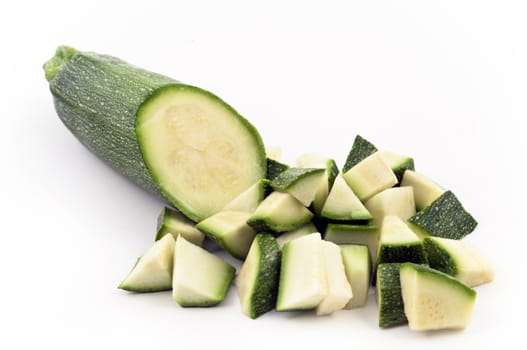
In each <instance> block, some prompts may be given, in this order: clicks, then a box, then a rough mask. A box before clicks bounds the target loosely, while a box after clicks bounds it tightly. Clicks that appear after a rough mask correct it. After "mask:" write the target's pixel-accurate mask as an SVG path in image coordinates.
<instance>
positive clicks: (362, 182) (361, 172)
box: [342, 153, 397, 202]
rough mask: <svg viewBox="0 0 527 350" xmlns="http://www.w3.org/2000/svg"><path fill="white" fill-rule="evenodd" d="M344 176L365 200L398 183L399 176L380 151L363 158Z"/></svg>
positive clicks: (354, 190) (358, 195)
mask: <svg viewBox="0 0 527 350" xmlns="http://www.w3.org/2000/svg"><path fill="white" fill-rule="evenodd" d="M342 177H343V178H344V180H346V182H347V183H348V185H349V186H350V187H351V189H352V190H353V192H354V193H355V194H356V195H357V197H359V199H360V200H361V201H363V202H364V201H367V200H368V199H370V198H371V197H373V196H374V195H376V194H377V193H379V192H381V191H383V190H385V189H387V188H390V187H392V186H394V185H396V184H397V177H395V174H394V173H393V171H392V169H391V168H390V167H389V166H388V164H386V162H385V161H384V160H383V159H382V157H381V156H380V155H379V153H373V154H372V155H370V156H368V157H367V158H365V159H363V160H361V161H360V162H359V163H357V164H356V165H355V166H353V168H351V169H350V170H348V171H347V172H345V173H344V175H342Z"/></svg>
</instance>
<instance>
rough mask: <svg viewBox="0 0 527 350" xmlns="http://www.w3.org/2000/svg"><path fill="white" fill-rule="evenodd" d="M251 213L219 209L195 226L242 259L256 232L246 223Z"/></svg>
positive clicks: (234, 255)
mask: <svg viewBox="0 0 527 350" xmlns="http://www.w3.org/2000/svg"><path fill="white" fill-rule="evenodd" d="M250 216H251V214H249V213H246V212H243V211H220V212H219V213H216V214H214V215H212V216H209V217H208V218H206V219H205V220H203V221H200V222H198V224H197V225H196V228H197V229H198V230H200V231H202V232H204V233H205V234H206V235H207V236H208V237H209V238H211V239H213V240H214V241H216V242H217V243H218V244H219V245H220V246H221V247H222V248H223V249H225V251H227V252H228V253H229V254H230V255H232V256H233V257H235V258H237V259H240V260H243V259H245V257H246V256H247V252H248V251H249V248H250V247H251V243H252V241H253V239H254V236H255V235H256V232H254V230H253V229H252V228H251V227H250V226H249V225H247V219H249V217H250Z"/></svg>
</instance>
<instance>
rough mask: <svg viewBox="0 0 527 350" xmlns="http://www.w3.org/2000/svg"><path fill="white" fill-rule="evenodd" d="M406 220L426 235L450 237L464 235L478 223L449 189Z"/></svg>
mask: <svg viewBox="0 0 527 350" xmlns="http://www.w3.org/2000/svg"><path fill="white" fill-rule="evenodd" d="M408 221H409V222H410V223H412V224H414V225H415V226H417V227H418V228H419V229H420V230H421V231H423V232H425V233H426V234H428V235H431V236H437V237H443V238H450V239H461V238H463V237H465V236H466V235H468V234H469V233H471V232H472V231H474V229H475V228H476V226H477V224H478V223H477V221H476V220H475V219H474V218H473V217H472V215H470V213H468V212H467V211H466V210H465V209H464V208H463V206H462V205H461V203H460V202H459V200H458V199H457V197H456V196H455V195H454V194H453V193H452V192H451V191H446V192H445V193H443V194H442V195H441V196H440V197H439V198H438V199H436V200H435V201H434V202H433V203H432V204H430V205H429V206H428V207H426V208H424V209H423V210H421V211H419V212H418V213H417V214H415V215H414V216H412V217H411V218H410V219H408Z"/></svg>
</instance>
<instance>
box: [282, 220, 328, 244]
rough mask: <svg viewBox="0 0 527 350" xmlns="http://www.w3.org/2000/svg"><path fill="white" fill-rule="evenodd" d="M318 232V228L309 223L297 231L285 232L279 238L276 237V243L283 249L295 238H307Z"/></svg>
mask: <svg viewBox="0 0 527 350" xmlns="http://www.w3.org/2000/svg"><path fill="white" fill-rule="evenodd" d="M315 232H318V230H317V227H316V226H315V225H314V224H313V223H312V222H308V223H307V224H305V225H303V226H300V227H299V228H297V229H294V230H293V231H289V232H284V233H282V234H280V235H279V236H278V237H276V242H277V243H278V245H279V246H280V248H282V247H283V246H284V244H286V243H287V242H289V241H292V240H293V239H295V238H298V237H302V236H306V235H308V234H310V233H315Z"/></svg>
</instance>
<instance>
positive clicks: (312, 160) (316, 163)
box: [296, 153, 339, 215]
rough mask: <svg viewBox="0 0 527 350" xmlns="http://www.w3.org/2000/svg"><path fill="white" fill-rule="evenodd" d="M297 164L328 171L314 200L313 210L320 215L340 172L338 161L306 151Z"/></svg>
mask: <svg viewBox="0 0 527 350" xmlns="http://www.w3.org/2000/svg"><path fill="white" fill-rule="evenodd" d="M296 166H297V167H299V168H324V169H326V171H325V172H324V175H323V176H322V181H321V182H320V184H319V186H318V188H317V192H316V194H315V199H314V200H313V211H314V212H315V213H316V214H318V215H320V212H321V211H322V208H323V206H324V203H325V202H326V199H327V197H328V195H329V191H331V188H332V187H333V183H334V182H335V178H336V177H337V175H338V173H339V169H338V167H337V163H335V161H334V160H333V159H330V158H327V157H324V156H321V155H318V154H313V153H305V154H303V155H301V156H300V157H298V158H297V160H296Z"/></svg>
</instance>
